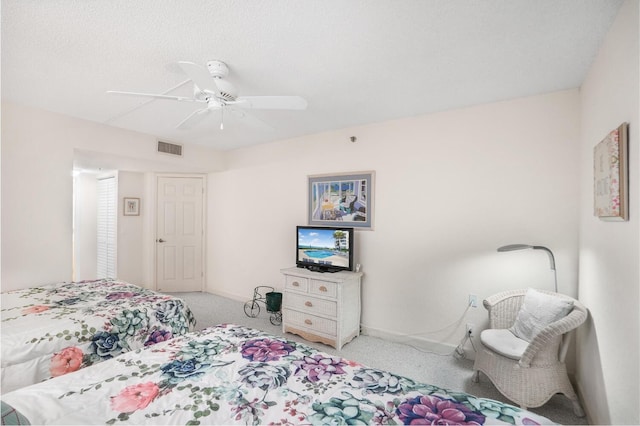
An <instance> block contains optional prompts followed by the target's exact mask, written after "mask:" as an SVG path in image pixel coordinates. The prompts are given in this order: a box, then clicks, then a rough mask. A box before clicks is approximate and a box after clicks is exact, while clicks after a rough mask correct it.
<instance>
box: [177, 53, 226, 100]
mask: <svg viewBox="0 0 640 426" xmlns="http://www.w3.org/2000/svg"><path fill="white" fill-rule="evenodd" d="M178 65H179V66H180V68H182V71H184V72H185V74H187V76H189V78H190V79H191V81H193V83H194V84H195V85H196V86H198V88H199V89H200V90H202V91H205V90H206V91H209V92H211V93H214V94H215V95H216V96H220V90H219V89H218V86H217V84H216V79H215V78H213V76H212V75H211V74H210V73H209V71H207V70H206V69H204V68H203V67H201V66H200V65H198V64H194V63H193V62H185V61H180V62H178Z"/></svg>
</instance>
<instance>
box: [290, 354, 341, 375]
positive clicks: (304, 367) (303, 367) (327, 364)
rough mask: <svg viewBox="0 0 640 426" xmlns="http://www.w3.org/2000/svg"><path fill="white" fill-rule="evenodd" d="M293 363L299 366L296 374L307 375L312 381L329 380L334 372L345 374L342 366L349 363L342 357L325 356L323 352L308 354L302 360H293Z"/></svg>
mask: <svg viewBox="0 0 640 426" xmlns="http://www.w3.org/2000/svg"><path fill="white" fill-rule="evenodd" d="M293 364H294V365H295V366H296V367H297V369H296V372H295V373H294V374H295V375H296V376H306V377H307V379H309V381H311V382H319V381H324V380H329V379H331V376H333V375H334V374H345V371H344V370H343V369H342V367H345V366H346V365H347V363H346V362H344V360H343V359H342V358H338V357H325V356H323V355H322V354H316V355H314V356H313V357H310V356H306V357H304V358H303V359H301V360H296V361H293Z"/></svg>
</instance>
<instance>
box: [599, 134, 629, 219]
mask: <svg viewBox="0 0 640 426" xmlns="http://www.w3.org/2000/svg"><path fill="white" fill-rule="evenodd" d="M628 134H629V125H628V123H622V124H621V125H620V126H619V127H618V128H616V129H615V130H612V131H611V132H609V134H608V135H607V136H606V137H605V138H604V139H603V140H602V141H601V142H600V143H598V144H597V145H596V146H595V148H594V149H593V200H594V203H593V204H594V215H595V216H597V217H598V218H599V219H600V220H604V221H627V220H629V170H628V169H629V164H628V162H629V159H628V155H627V153H628V149H629V148H628V145H629V141H628Z"/></svg>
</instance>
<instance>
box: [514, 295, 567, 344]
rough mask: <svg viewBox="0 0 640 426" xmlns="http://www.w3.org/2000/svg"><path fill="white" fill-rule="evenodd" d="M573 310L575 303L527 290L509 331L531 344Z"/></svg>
mask: <svg viewBox="0 0 640 426" xmlns="http://www.w3.org/2000/svg"><path fill="white" fill-rule="evenodd" d="M572 309H573V301H570V300H565V299H561V298H559V297H557V296H552V295H550V294H546V293H541V292H539V291H536V290H534V289H532V288H529V289H527V293H526V294H525V296H524V300H523V302H522V306H520V310H519V311H518V315H517V317H516V322H515V323H514V324H513V326H512V327H511V328H510V329H509V330H510V331H511V332H512V333H513V334H515V335H516V336H517V337H519V338H521V339H523V340H526V341H527V342H531V341H532V340H533V338H534V337H536V335H537V334H538V333H539V332H540V330H542V329H543V328H545V327H546V326H547V325H549V324H551V323H552V322H555V321H557V320H559V319H560V318H563V317H565V316H567V315H568V314H569V312H571V310H572Z"/></svg>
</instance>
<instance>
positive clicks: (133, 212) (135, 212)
mask: <svg viewBox="0 0 640 426" xmlns="http://www.w3.org/2000/svg"><path fill="white" fill-rule="evenodd" d="M123 204H124V215H125V216H140V198H125V199H124V203H123Z"/></svg>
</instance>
